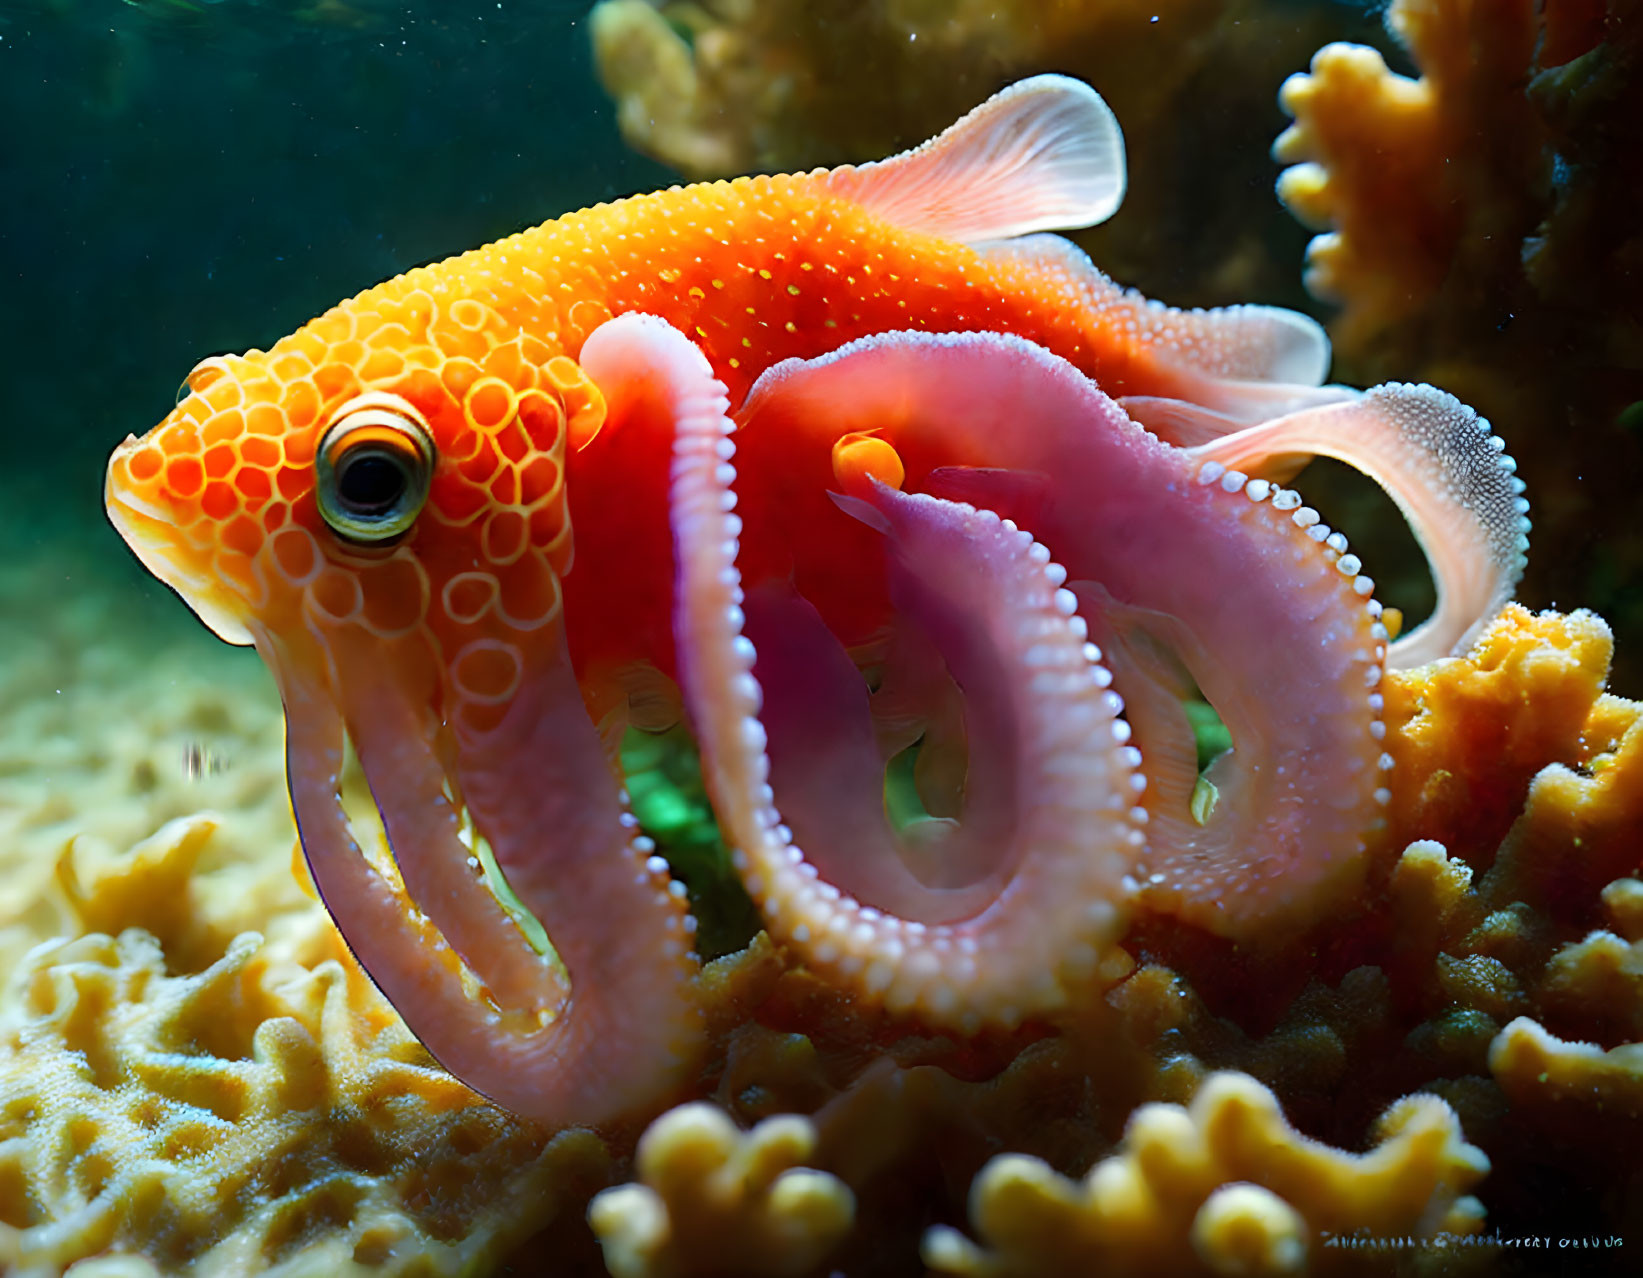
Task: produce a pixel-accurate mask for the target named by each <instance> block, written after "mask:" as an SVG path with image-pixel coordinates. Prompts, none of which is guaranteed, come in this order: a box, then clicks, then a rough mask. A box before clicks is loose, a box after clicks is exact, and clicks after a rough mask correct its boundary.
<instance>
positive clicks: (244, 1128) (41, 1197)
mask: <svg viewBox="0 0 1643 1278" xmlns="http://www.w3.org/2000/svg"><path fill="white" fill-rule="evenodd" d="M209 834H210V825H209V823H207V822H202V821H195V822H179V823H174V824H173V826H171V827H169V828H168V830H167V831H165V832H162V835H161V836H157V837H156V839H155V840H152V841H151V842H150V844H149V846H148V848H147V849H146V850H143V851H139V853H138V854H137V855H136V856H134V857H133V858H131V862H130V867H129V868H130V869H132V870H133V871H135V873H130V874H122V873H120V872H119V871H118V870H116V871H115V872H113V873H108V874H103V875H101V876H99V877H98V878H97V879H95V880H94V881H93V883H92V885H91V886H90V887H89V888H85V887H81V888H79V889H78V893H79V895H78V897H77V902H76V908H77V909H78V910H79V911H80V912H81V913H82V915H83V916H84V917H87V918H93V919H100V920H104V921H109V922H118V921H119V920H120V919H121V917H122V916H124V915H130V914H132V913H135V914H136V915H139V916H146V917H148V918H149V919H150V921H153V922H154V923H156V925H158V926H160V927H161V928H162V931H170V933H171V935H173V936H175V937H178V938H180V939H181V940H182V941H183V951H184V952H185V953H186V954H187V956H188V958H189V967H190V970H179V968H178V967H177V966H176V965H175V964H174V963H173V961H172V959H171V956H170V955H168V953H167V952H166V951H165V950H164V949H163V948H162V944H161V941H160V940H159V939H158V938H157V937H156V936H155V935H154V934H153V933H150V932H148V931H145V930H143V929H141V928H138V927H126V928H125V929H124V930H122V931H121V932H120V933H119V935H118V936H117V937H115V936H110V935H107V934H104V933H97V932H92V933H87V934H85V935H81V936H78V937H74V938H60V939H57V940H52V941H48V942H45V943H44V944H42V945H40V946H37V947H36V948H35V949H34V950H33V951H32V952H31V953H30V954H29V955H28V956H27V957H26V958H25V959H24V960H23V962H22V963H21V964H20V965H19V967H18V969H17V970H16V972H15V973H14V974H13V976H12V978H11V981H10V983H9V986H8V989H7V992H6V996H5V1000H4V1003H3V1005H0V1269H3V1270H5V1271H6V1272H16V1273H22V1274H29V1275H44V1274H54V1273H60V1272H62V1271H63V1270H64V1269H66V1268H67V1267H68V1266H70V1265H72V1264H75V1263H76V1262H78V1261H81V1260H84V1259H86V1258H89V1257H93V1256H98V1255H100V1254H103V1253H109V1254H110V1255H112V1256H114V1257H124V1258H125V1259H126V1260H127V1261H129V1262H130V1264H131V1265H135V1266H137V1267H138V1270H137V1271H140V1269H141V1266H142V1265H143V1264H152V1265H153V1266H155V1267H156V1268H157V1269H158V1270H160V1271H162V1272H174V1271H176V1270H177V1269H178V1268H180V1267H181V1266H183V1265H189V1266H190V1267H191V1272H195V1273H202V1274H203V1273H213V1272H226V1273H244V1272H250V1271H261V1270H265V1269H272V1270H277V1271H278V1272H280V1273H283V1274H298V1273H314V1274H331V1273H342V1272H350V1271H355V1270H359V1271H363V1270H366V1269H369V1270H371V1271H372V1272H406V1271H409V1270H411V1269H414V1270H415V1272H418V1273H458V1272H468V1271H470V1270H471V1269H472V1268H473V1267H474V1266H475V1265H476V1264H478V1263H480V1262H481V1261H482V1260H483V1259H484V1258H485V1257H487V1256H496V1255H498V1254H499V1250H500V1249H501V1248H503V1247H505V1246H506V1245H507V1244H508V1243H509V1242H510V1241H512V1240H515V1239H517V1238H519V1237H520V1236H521V1235H522V1234H523V1233H526V1232H529V1231H530V1230H531V1229H533V1228H536V1227H539V1226H540V1225H541V1224H542V1223H543V1222H544V1221H545V1220H547V1219H551V1217H552V1216H553V1214H554V1212H555V1211H556V1210H557V1208H558V1206H559V1205H562V1204H563V1203H564V1201H566V1198H567V1196H570V1197H573V1198H579V1197H580V1196H581V1195H582V1194H585V1193H586V1192H587V1190H588V1189H590V1188H591V1187H592V1185H593V1184H596V1183H598V1181H599V1180H600V1179H602V1177H603V1175H604V1167H605V1162H604V1159H605V1155H604V1150H603V1147H602V1146H601V1145H600V1143H599V1142H598V1141H597V1140H596V1139H595V1138H594V1137H593V1136H592V1135H591V1134H590V1133H587V1132H568V1133H565V1134H563V1135H561V1136H560V1137H559V1138H557V1139H556V1140H554V1141H553V1142H552V1143H551V1144H547V1145H546V1146H544V1139H545V1138H544V1137H543V1136H541V1135H540V1134H539V1133H537V1132H535V1131H533V1130H532V1129H530V1128H528V1127H526V1126H524V1125H522V1124H520V1123H519V1122H518V1121H517V1120H515V1119H513V1118H512V1117H510V1116H509V1115H506V1114H504V1113H502V1112H501V1111H499V1110H497V1109H495V1108H494V1107H493V1106H491V1105H488V1104H487V1103H485V1102H484V1101H483V1100H482V1099H481V1098H480V1097H477V1096H475V1095H474V1094H473V1093H472V1092H470V1091H468V1090H467V1089H466V1088H465V1087H463V1086H462V1085H461V1084H460V1083H458V1082H456V1080H454V1079H453V1078H451V1077H450V1076H449V1075H448V1074H446V1073H445V1072H444V1071H443V1070H441V1069H440V1068H439V1067H438V1066H437V1065H436V1064H435V1063H434V1062H433V1061H432V1060H431V1059H430V1058H429V1057H428V1055H427V1053H426V1052H425V1051H424V1050H423V1049H422V1047H421V1046H420V1044H418V1043H417V1042H416V1040H415V1039H413V1038H412V1037H411V1036H410V1034H409V1033H408V1032H407V1031H406V1030H405V1028H404V1026H403V1024H402V1023H401V1022H400V1021H399V1018H398V1017H397V1016H396V1015H394V1013H393V1010H392V1008H390V1007H388V1005H387V1004H386V1003H385V1002H384V1001H383V1000H382V999H381V998H380V996H379V995H378V994H377V993H376V991H375V989H374V988H372V986H371V985H370V983H369V982H368V981H367V980H366V979H365V977H364V976H363V974H362V973H360V971H359V970H358V968H357V967H355V966H354V965H353V963H352V961H351V960H350V959H349V958H348V957H347V955H346V954H345V953H344V952H343V950H342V948H341V945H340V942H338V941H337V940H336V939H335V934H334V933H333V932H331V931H330V930H329V929H328V928H326V929H324V930H323V931H319V932H317V933H316V934H315V935H314V936H313V937H311V938H310V939H309V942H308V946H307V948H317V949H318V950H320V951H322V952H323V951H326V950H328V951H329V953H328V955H327V956H326V957H315V958H310V959H308V960H304V961H299V960H297V959H296V958H294V957H292V955H293V954H294V953H295V951H296V949H297V948H303V947H290V946H288V947H285V949H284V952H281V950H280V949H278V948H276V947H273V946H270V945H268V944H265V943H264V942H263V940H262V938H261V937H259V936H257V935H256V934H254V933H246V934H242V935H240V936H238V937H234V938H231V939H228V940H226V941H225V942H224V944H223V946H222V947H221V948H220V949H219V952H218V953H217V954H216V955H215V956H213V957H211V958H210V961H209V962H207V963H205V964H204V966H203V967H202V968H201V969H199V970H192V965H193V964H194V963H195V962H198V961H201V960H203V959H205V958H206V953H205V951H206V949H207V941H208V939H209V935H210V933H209V929H202V928H201V927H199V926H198V925H196V924H189V923H178V922H177V911H176V910H175V909H173V907H171V906H169V905H167V904H166V903H165V900H164V898H165V895H166V893H165V892H163V891H161V892H156V891H154V890H152V889H153V888H154V887H155V885H156V884H157V885H159V886H160V887H162V888H163V887H167V886H168V885H170V886H173V887H174V886H175V882H176V880H175V876H176V875H177V874H179V873H182V874H186V872H187V868H188V867H189V866H190V865H191V864H192V862H193V861H194V860H195V859H196V858H197V857H198V856H199V854H200V851H201V848H200V844H201V842H202V841H203V840H204V839H205V838H208V837H209ZM178 897H179V899H180V900H181V901H182V902H185V903H186V902H187V901H188V899H189V894H188V892H187V891H186V889H185V890H184V891H182V892H180V893H178ZM100 1263H102V1262H100Z"/></svg>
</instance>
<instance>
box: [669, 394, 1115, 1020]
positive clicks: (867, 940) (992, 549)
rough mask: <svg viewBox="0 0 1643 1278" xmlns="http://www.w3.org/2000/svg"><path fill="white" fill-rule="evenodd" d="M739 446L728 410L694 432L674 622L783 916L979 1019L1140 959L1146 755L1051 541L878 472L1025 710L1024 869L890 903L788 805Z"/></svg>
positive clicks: (823, 942) (683, 497) (876, 984)
mask: <svg viewBox="0 0 1643 1278" xmlns="http://www.w3.org/2000/svg"><path fill="white" fill-rule="evenodd" d="M731 449H732V445H731V441H730V438H729V431H728V424H724V425H720V426H715V425H714V424H713V423H709V422H703V423H700V424H699V425H698V427H697V428H696V429H694V430H681V432H680V434H679V437H678V443H677V448H676V463H675V469H674V486H673V498H672V516H673V525H674V530H675V536H676V539H677V545H678V554H679V574H680V588H679V593H678V604H677V613H676V635H677V641H678V647H679V654H680V664H681V675H682V680H681V682H682V685H683V688H684V691H685V698H686V703H687V705H688V706H689V707H690V710H691V713H692V717H693V719H694V721H695V723H696V728H697V735H698V738H699V740H700V741H701V744H702V756H703V764H704V773H705V775H706V777H707V779H708V784H709V789H710V792H711V794H712V796H713V799H714V806H715V809H716V811H717V812H718V815H719V819H720V823H721V825H722V827H723V828H724V829H725V831H726V834H727V837H728V838H729V839H730V840H731V841H732V842H733V843H734V844H735V845H736V851H735V853H734V856H735V858H736V863H737V866H738V868H739V869H740V870H741V871H742V876H743V881H744V882H745V884H746V885H747V888H748V891H749V892H750V893H751V894H752V896H753V897H754V899H755V900H756V901H757V902H758V903H759V904H760V907H761V909H762V910H763V911H764V914H765V918H766V921H767V924H768V926H769V928H770V930H771V932H772V933H773V934H774V935H775V936H777V937H779V938H781V939H782V940H784V941H786V942H787V943H788V944H789V945H791V946H793V947H794V948H796V949H798V950H799V951H800V952H801V953H803V954H804V956H805V960H806V962H807V963H809V964H810V965H811V966H812V967H814V968H816V969H817V970H819V971H822V972H824V973H826V974H827V976H828V977H829V979H831V980H833V981H835V982H837V983H839V984H841V985H844V986H846V987H847V988H851V989H854V990H855V991H857V992H858V993H859V994H860V995H861V996H863V997H865V998H869V999H878V1000H882V1001H883V1002H884V1004H885V1005H886V1006H887V1007H889V1008H891V1009H892V1010H896V1011H905V1012H912V1013H915V1014H916V1015H918V1016H920V1017H921V1018H923V1019H925V1020H927V1021H929V1022H931V1023H934V1024H940V1025H947V1026H952V1027H954V1028H957V1029H959V1030H961V1031H964V1032H974V1031H976V1030H978V1029H980V1028H982V1027H983V1026H985V1025H1004V1026H1009V1025H1014V1024H1015V1023H1017V1022H1018V1021H1020V1020H1021V1019H1022V1018H1023V1017H1024V1016H1030V1015H1040V1014H1044V1013H1049V1012H1053V1011H1057V1010H1059V1009H1061V1008H1063V1007H1065V1006H1066V1005H1067V1003H1068V1001H1069V999H1070V998H1071V996H1072V992H1073V991H1074V990H1076V989H1078V988H1080V987H1085V986H1088V985H1089V984H1091V983H1097V982H1100V981H1101V980H1104V979H1105V980H1110V979H1114V978H1115V977H1116V975H1117V974H1118V973H1119V972H1120V971H1121V970H1122V965H1123V960H1122V956H1120V955H1117V954H1115V953H1114V952H1113V951H1112V949H1111V948H1110V947H1111V946H1112V945H1113V944H1114V943H1115V941H1116V939H1117V937H1118V935H1119V932H1120V931H1121V928H1122V925H1123V914H1124V905H1125V901H1126V898H1127V896H1128V893H1129V890H1130V885H1131V880H1130V878H1129V869H1130V867H1131V866H1132V865H1133V863H1134V860H1135V857H1136V855H1137V854H1138V852H1139V850H1140V847H1141V845H1142V843H1143V841H1144V840H1143V837H1142V833H1141V830H1140V829H1139V828H1138V825H1137V822H1138V821H1139V820H1140V814H1139V813H1138V812H1137V811H1136V810H1135V809H1133V808H1132V806H1131V805H1132V803H1133V801H1134V796H1135V794H1136V792H1137V791H1136V789H1135V786H1134V784H1133V783H1134V782H1135V781H1136V778H1135V777H1134V774H1133V772H1132V768H1133V766H1134V763H1135V762H1136V759H1135V757H1134V752H1133V751H1132V750H1131V749H1130V748H1129V747H1127V746H1125V745H1123V744H1122V742H1123V741H1124V740H1125V738H1126V736H1127V732H1125V731H1124V730H1123V729H1122V725H1119V724H1117V723H1115V721H1114V717H1115V714H1116V712H1117V709H1118V708H1119V704H1120V703H1119V702H1118V700H1117V698H1116V697H1114V696H1112V695H1111V694H1110V693H1109V692H1107V691H1105V690H1104V685H1105V682H1106V680H1105V678H1104V673H1105V672H1104V671H1101V670H1100V668H1099V667H1097V666H1095V665H1094V664H1093V660H1094V657H1095V654H1093V653H1092V652H1090V651H1088V650H1087V648H1086V644H1085V642H1084V630H1083V627H1082V625H1081V624H1080V623H1078V622H1077V620H1076V619H1075V618H1073V617H1072V616H1071V615H1070V613H1071V609H1070V608H1069V607H1067V606H1066V601H1065V600H1064V598H1063V596H1062V594H1061V592H1059V591H1058V589H1057V587H1058V585H1059V581H1060V578H1061V576H1062V575H1063V574H1061V570H1060V569H1058V568H1057V567H1056V566H1055V565H1053V564H1051V563H1050V562H1049V554H1048V552H1047V551H1045V550H1044V548H1043V547H1042V546H1040V545H1038V544H1037V543H1036V542H1034V541H1033V539H1032V537H1031V536H1029V535H1028V534H1026V533H1023V532H1021V531H1020V530H1018V529H1017V528H1016V527H1015V526H1014V525H1011V524H1007V523H1005V522H1003V521H1001V520H1000V519H999V518H998V517H997V516H996V515H993V514H991V513H989V512H986V511H976V510H974V509H971V508H968V507H960V506H957V505H955V504H953V503H947V502H940V501H937V500H935V499H933V498H928V497H911V496H903V495H901V494H897V493H894V492H892V491H890V490H886V489H882V488H881V489H880V490H879V491H878V493H877V495H876V497H875V502H874V508H871V509H869V510H867V511H864V512H862V513H864V514H866V516H867V518H868V519H869V520H874V519H876V520H877V522H878V524H879V525H880V526H882V527H884V528H885V529H887V530H889V531H890V533H891V540H892V542H893V543H894V544H895V545H896V547H897V553H898V554H899V555H902V556H904V557H905V561H906V564H907V566H908V572H909V575H910V576H911V577H912V578H914V579H918V578H921V577H922V576H923V575H924V574H930V575H931V578H932V581H933V584H932V587H931V589H932V591H933V592H936V593H937V594H939V595H940V597H941V598H943V599H944V600H946V601H949V603H950V604H951V606H953V608H954V610H955V615H954V616H953V617H951V618H947V619H946V622H947V624H949V625H950V626H954V627H957V628H958V629H960V630H961V631H962V632H963V633H962V637H961V638H959V639H957V640H956V641H954V642H952V643H951V644H950V645H948V646H947V650H948V651H950V652H951V651H965V650H973V651H974V652H975V653H977V654H979V653H981V652H983V651H985V652H988V653H990V654H992V655H993V659H994V660H995V661H996V670H995V673H993V674H992V675H991V676H989V677H990V678H991V679H992V681H993V682H994V684H995V685H996V689H995V690H994V691H995V695H1000V696H1004V697H1007V698H1008V700H1009V703H1010V710H1011V712H1012V714H1013V715H1014V716H1015V719H1016V724H1017V726H1016V730H1015V733H1014V734H1013V735H1014V739H1013V741H1012V747H1013V748H1012V750H1011V751H1010V756H1009V761H1010V765H1011V769H1012V772H1013V781H1014V785H1015V789H1016V794H1017V797H1018V805H1019V807H1018V814H1017V821H1018V825H1017V829H1016V832H1015V838H1016V841H1017V843H1016V850H1015V853H1014V856H1013V857H1012V859H1013V860H1015V861H1017V862H1019V866H1018V869H1017V871H1016V873H1015V874H1014V875H1013V876H1012V877H1011V878H1010V879H1009V881H1008V882H1007V883H1006V884H1005V885H1004V886H1003V888H1002V890H1001V892H1000V895H999V897H998V899H997V900H996V901H994V902H993V903H992V904H991V905H989V906H988V907H987V908H986V909H985V910H983V911H982V912H981V913H980V914H977V915H975V916H974V917H972V918H969V919H966V920H964V921H962V922H959V923H956V924H950V925H938V926H933V927H930V926H925V925H923V924H921V923H918V922H916V921H909V920H906V919H902V918H899V917H893V916H890V915H886V914H885V913H883V912H882V911H880V910H878V909H875V908H873V907H871V906H867V905H864V904H862V903H861V902H860V901H858V900H856V899H854V898H853V897H851V896H849V895H846V894H845V893H843V892H841V891H840V889H839V888H838V886H836V885H834V884H832V883H827V882H823V881H820V880H819V878H818V877H817V874H816V868H815V866H814V865H813V864H812V863H810V862H809V861H808V860H807V859H806V858H805V855H804V853H803V852H801V851H800V849H799V848H798V846H797V845H795V844H794V843H793V842H792V841H791V839H790V838H789V837H788V834H787V831H786V830H785V829H784V828H783V826H782V822H781V817H780V815H779V813H778V811H777V809H776V802H777V797H778V796H777V794H776V792H775V790H774V788H773V787H772V786H771V784H770V757H769V755H768V753H767V752H766V744H767V740H768V737H767V734H766V731H765V728H764V726H763V725H762V723H761V722H760V720H759V718H758V714H759V711H760V708H761V689H760V686H759V683H758V681H757V680H756V679H755V678H754V676H753V673H752V670H753V665H754V661H755V657H756V652H755V648H754V645H753V643H752V642H751V641H750V640H749V639H748V638H747V636H746V635H744V634H743V633H742V627H743V621H744V617H743V612H742V608H741V591H740V588H739V584H738V582H739V577H738V574H737V571H736V568H735V560H736V553H737V536H738V534H739V532H740V521H739V520H738V519H737V518H736V516H735V515H733V514H731V513H729V510H728V507H729V506H730V505H731V504H733V503H732V501H731V500H730V492H729V484H730V482H731V480H732V479H733V477H734V472H733V470H732V468H731V467H730V464H729V460H730V456H731ZM1068 598H1070V597H1068Z"/></svg>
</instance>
